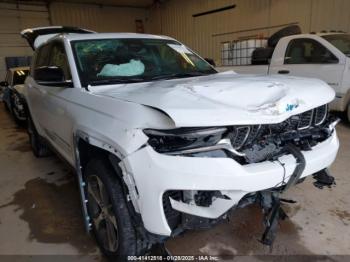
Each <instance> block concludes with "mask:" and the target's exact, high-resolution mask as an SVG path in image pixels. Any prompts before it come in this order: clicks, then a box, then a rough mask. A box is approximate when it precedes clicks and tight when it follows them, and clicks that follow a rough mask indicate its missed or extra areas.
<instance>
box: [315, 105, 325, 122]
mask: <svg viewBox="0 0 350 262" xmlns="http://www.w3.org/2000/svg"><path fill="white" fill-rule="evenodd" d="M327 113H328V106H327V105H324V106H320V107H318V108H316V109H315V120H314V123H315V125H316V126H319V125H321V124H322V123H323V122H324V120H325V119H326V117H327Z"/></svg>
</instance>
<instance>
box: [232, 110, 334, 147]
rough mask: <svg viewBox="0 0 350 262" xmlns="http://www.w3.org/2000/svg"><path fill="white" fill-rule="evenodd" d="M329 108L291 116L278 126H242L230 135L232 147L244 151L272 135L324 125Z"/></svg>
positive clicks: (234, 129) (235, 128)
mask: <svg viewBox="0 0 350 262" xmlns="http://www.w3.org/2000/svg"><path fill="white" fill-rule="evenodd" d="M327 115H328V107H327V105H323V106H320V107H317V108H315V109H312V110H309V111H306V112H303V113H301V114H298V115H294V116H291V117H290V118H288V119H287V120H285V121H283V122H281V123H278V124H268V125H255V126H240V127H234V128H233V130H232V132H231V133H230V134H229V138H230V140H231V143H232V146H233V148H235V149H243V148H245V147H246V146H248V145H250V144H252V143H254V142H255V141H256V140H261V139H262V137H266V136H268V135H271V134H275V135H276V134H285V133H287V134H289V133H293V132H298V131H303V130H306V129H309V128H311V127H313V126H320V125H322V124H323V123H324V122H325V120H326V119H327Z"/></svg>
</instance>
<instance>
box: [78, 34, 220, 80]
mask: <svg viewBox="0 0 350 262" xmlns="http://www.w3.org/2000/svg"><path fill="white" fill-rule="evenodd" d="M72 48H73V53H74V56H75V60H76V64H77V67H78V72H79V76H80V79H81V82H82V85H83V86H87V85H99V84H109V83H132V82H143V81H152V80H159V79H171V78H179V77H191V76H199V75H207V74H213V73H216V71H215V69H213V68H212V67H211V65H209V64H208V63H207V62H206V61H205V60H203V59H202V58H200V57H199V56H197V55H196V54H194V53H193V52H192V51H191V50H189V49H188V48H186V47H185V46H184V45H182V44H180V43H178V42H176V41H173V40H164V39H98V40H95V39H93V40H79V41H72Z"/></svg>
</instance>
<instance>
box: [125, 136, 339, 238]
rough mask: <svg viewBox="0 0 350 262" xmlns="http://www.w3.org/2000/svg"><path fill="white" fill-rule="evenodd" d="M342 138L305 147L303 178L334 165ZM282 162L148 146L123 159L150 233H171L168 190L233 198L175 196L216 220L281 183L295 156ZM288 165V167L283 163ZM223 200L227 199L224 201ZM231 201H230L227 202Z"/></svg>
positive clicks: (185, 208)
mask: <svg viewBox="0 0 350 262" xmlns="http://www.w3.org/2000/svg"><path fill="white" fill-rule="evenodd" d="M338 148H339V140H338V137H337V135H336V132H335V131H334V133H333V134H332V135H331V136H330V137H329V138H328V139H327V140H325V141H323V142H321V143H319V144H318V145H316V146H315V147H313V148H312V150H311V151H303V152H302V153H303V155H304V157H305V160H306V166H305V170H304V172H303V173H302V175H301V178H303V177H306V176H308V175H311V174H314V173H316V172H317V171H320V170H322V169H324V168H327V167H328V166H330V165H331V164H332V163H333V161H334V160H335V157H336V155H337V152H338ZM279 161H280V163H279V162H277V161H265V162H261V163H254V164H248V165H241V164H239V163H237V162H236V161H234V160H233V159H231V158H204V157H203V158H200V157H184V156H169V155H165V154H159V153H157V152H155V151H154V150H153V149H152V148H151V147H150V146H147V147H144V148H142V149H140V150H139V151H137V152H135V153H133V154H131V155H130V156H128V157H126V158H125V159H124V160H123V161H122V165H123V166H124V169H125V171H126V172H127V173H129V174H131V175H132V176H133V178H134V180H135V184H136V187H137V191H138V194H139V198H138V199H137V203H138V208H139V211H140V213H141V216H142V220H143V223H144V227H145V228H146V229H147V230H148V231H149V232H151V233H154V234H158V235H164V236H170V235H171V229H170V227H169V225H168V223H167V219H166V217H165V214H164V211H163V202H162V196H163V193H164V192H166V191H168V190H217V191H222V192H224V193H225V195H227V196H229V198H230V200H224V201H221V199H219V201H216V202H213V203H212V205H211V206H209V207H200V206H196V205H194V204H193V205H189V204H184V203H182V202H179V201H174V200H171V204H172V207H173V208H174V209H176V210H179V211H181V212H184V213H188V214H192V215H196V216H201V217H207V218H217V217H219V216H221V215H223V214H224V213H225V212H227V211H228V210H229V209H230V208H232V207H233V206H234V205H236V204H237V203H238V202H239V201H240V200H241V198H242V197H243V196H244V195H246V194H248V193H251V192H257V191H262V190H266V189H269V188H273V187H278V186H280V185H281V184H282V181H283V179H284V181H285V182H287V181H288V178H289V176H290V175H291V174H292V173H293V171H294V169H295V167H296V160H295V158H294V157H293V156H292V155H284V156H282V157H280V158H279ZM281 163H283V164H284V167H283V166H282V165H281ZM222 200H223V199H222ZM228 201H229V202H228Z"/></svg>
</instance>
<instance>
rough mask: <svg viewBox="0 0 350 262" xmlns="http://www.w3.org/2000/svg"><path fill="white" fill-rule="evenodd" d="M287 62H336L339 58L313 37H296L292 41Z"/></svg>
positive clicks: (286, 58) (288, 48) (286, 57)
mask: <svg viewBox="0 0 350 262" xmlns="http://www.w3.org/2000/svg"><path fill="white" fill-rule="evenodd" d="M284 63H285V64H334V63H338V59H337V58H336V57H335V56H334V55H333V54H332V53H331V52H330V51H329V50H328V49H327V48H326V47H324V46H323V45H322V44H320V43H319V42H317V41H315V40H313V39H294V40H292V41H290V43H289V45H288V47H287V52H286V56H285V58H284Z"/></svg>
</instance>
